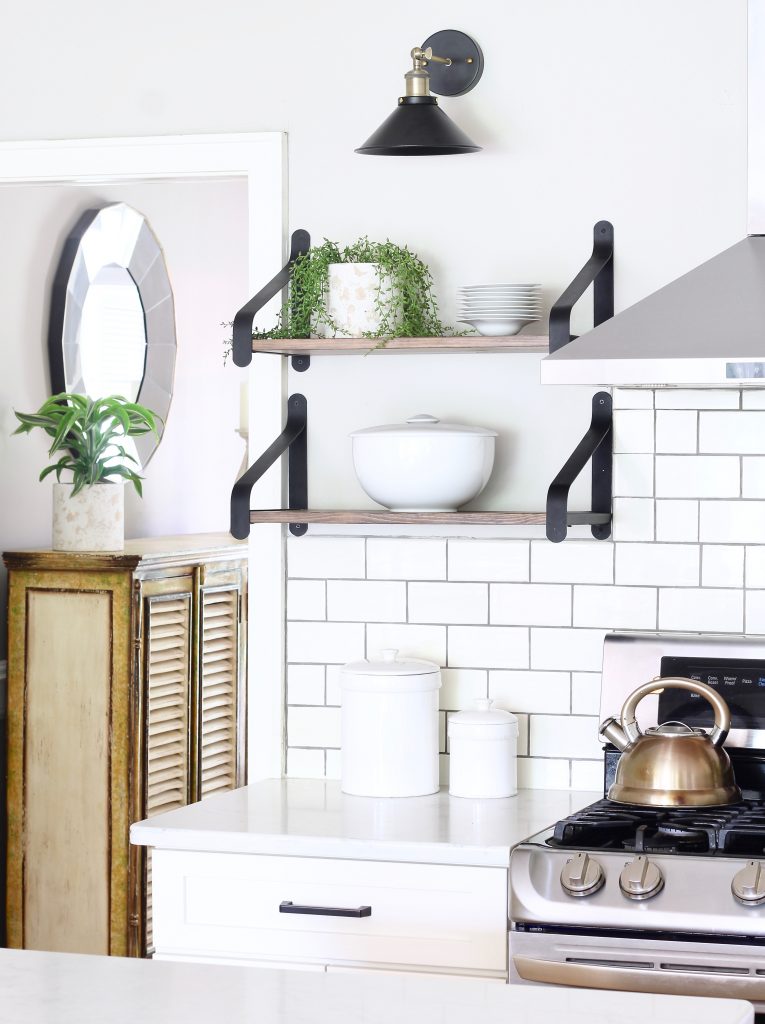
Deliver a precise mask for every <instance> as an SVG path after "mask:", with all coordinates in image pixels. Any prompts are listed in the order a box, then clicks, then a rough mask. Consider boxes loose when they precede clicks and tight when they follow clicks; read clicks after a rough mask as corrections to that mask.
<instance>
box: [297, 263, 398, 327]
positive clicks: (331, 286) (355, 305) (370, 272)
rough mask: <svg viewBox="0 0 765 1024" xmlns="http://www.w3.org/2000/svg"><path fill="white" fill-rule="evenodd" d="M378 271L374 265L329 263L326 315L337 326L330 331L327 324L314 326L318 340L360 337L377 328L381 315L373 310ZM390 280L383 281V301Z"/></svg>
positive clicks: (376, 291) (386, 278)
mask: <svg viewBox="0 0 765 1024" xmlns="http://www.w3.org/2000/svg"><path fill="white" fill-rule="evenodd" d="M379 281H380V268H379V266H378V264H377V263H332V264H331V265H330V267H329V272H328V280H327V287H328V290H327V312H328V313H329V315H330V316H331V317H332V319H333V320H334V322H335V323H336V324H337V331H335V332H333V331H332V330H331V328H330V327H328V326H327V325H326V324H317V325H316V330H315V335H316V337H319V338H341V337H351V338H360V337H361V336H362V335H363V334H365V333H371V334H375V333H376V332H377V331H378V330H379V329H380V315H379V313H378V312H377V309H376V308H375V303H376V301H377V295H378V286H379ZM390 287H391V285H390V278H388V277H384V278H383V281H382V296H381V297H382V298H383V300H384V299H385V297H386V294H387V293H388V292H389V290H390Z"/></svg>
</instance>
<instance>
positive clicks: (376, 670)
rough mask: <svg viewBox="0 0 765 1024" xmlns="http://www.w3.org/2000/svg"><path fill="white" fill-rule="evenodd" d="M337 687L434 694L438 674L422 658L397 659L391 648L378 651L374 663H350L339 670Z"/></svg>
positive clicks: (438, 670)
mask: <svg viewBox="0 0 765 1024" xmlns="http://www.w3.org/2000/svg"><path fill="white" fill-rule="evenodd" d="M340 686H341V687H343V688H344V689H346V690H389V691H394V690H437V689H439V687H440V686H441V670H440V668H439V666H438V665H436V663H435V662H434V661H426V660H425V659H424V658H399V657H398V651H397V650H396V649H395V648H392V647H391V648H386V649H384V650H382V651H380V654H379V657H378V658H376V659H373V658H371V659H367V658H364V659H363V660H362V661H352V662H350V663H349V664H348V665H343V667H342V668H341V669H340Z"/></svg>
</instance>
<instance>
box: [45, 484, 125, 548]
mask: <svg viewBox="0 0 765 1024" xmlns="http://www.w3.org/2000/svg"><path fill="white" fill-rule="evenodd" d="M124 546H125V486H124V484H123V483H110V484H95V485H94V486H93V487H85V488H83V490H81V491H80V493H79V494H77V495H75V496H74V497H72V485H71V484H58V483H56V484H54V485H53V549H54V551H122V549H123V548H124Z"/></svg>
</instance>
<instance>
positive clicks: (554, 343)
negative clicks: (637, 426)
mask: <svg viewBox="0 0 765 1024" xmlns="http://www.w3.org/2000/svg"><path fill="white" fill-rule="evenodd" d="M592 237H593V242H592V255H591V256H590V258H589V259H588V260H587V262H586V263H585V265H584V266H583V267H582V269H581V270H580V271H579V273H578V274H577V275H576V277H575V278H574V280H573V281H572V282H571V284H570V285H569V286H568V288H566V290H565V291H564V292H563V294H562V295H561V297H560V298H559V299H558V301H557V302H556V303H555V304H554V305H553V307H552V309H551V310H550V352H557V351H558V350H559V349H561V348H563V347H564V345H568V344H569V342H571V341H574V340H575V338H576V335H573V334H572V333H571V311H572V309H573V308H574V306H575V304H576V303H577V302H578V301H579V299H581V297H582V295H584V293H585V291H586V290H587V288H589V286H590V285H592V300H593V321H594V325H595V326H596V327H597V326H598V325H599V324H602V323H604V322H605V321H606V320H609V319H610V318H611V317H612V316H613V315H614V227H613V224H611V223H610V222H609V221H607V220H600V221H598V223H597V224H596V225H595V227H594V228H593V230H592ZM612 457H613V432H612V401H611V396H610V395H609V394H608V392H607V391H599V392H598V393H597V394H596V395H594V396H593V399H592V420H591V422H590V428H589V430H588V431H587V433H586V434H585V435H584V437H583V438H582V440H581V441H580V442H579V444H578V445H577V447H576V449H575V450H574V452H573V454H572V455H571V458H570V459H569V460H568V462H567V463H566V464H565V466H564V467H563V469H562V470H561V471H560V473H558V475H557V476H556V477H555V479H554V480H553V482H552V484H550V489H549V491H548V492H547V538H548V540H551V541H553V542H554V543H560V541H562V540H565V539H566V534H567V533H568V527H569V526H572V525H574V524H575V523H576V524H577V525H580V524H587V525H589V526H590V528H591V529H592V535H593V537H595V538H597V539H598V540H606V539H607V538H608V537H610V536H611V501H612V495H613V488H612V479H611V465H612ZM590 460H592V504H591V511H590V512H583V513H582V512H577V513H573V512H569V510H568V493H569V490H570V489H571V485H572V484H573V482H574V480H576V478H577V477H578V476H579V474H580V473H581V472H582V470H583V469H584V467H585V466H586V465H587V463H588V462H590Z"/></svg>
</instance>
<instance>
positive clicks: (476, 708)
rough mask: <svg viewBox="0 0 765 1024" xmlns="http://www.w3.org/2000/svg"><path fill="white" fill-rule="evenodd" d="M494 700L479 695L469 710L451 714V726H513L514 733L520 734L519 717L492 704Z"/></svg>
mask: <svg viewBox="0 0 765 1024" xmlns="http://www.w3.org/2000/svg"><path fill="white" fill-rule="evenodd" d="M493 704H494V701H493V700H489V698H488V697H479V698H478V699H476V700H474V701H473V707H472V708H471V709H470V710H469V711H458V712H457V713H456V714H455V715H450V716H449V727H450V728H451V727H452V726H455V725H456V726H457V727H458V728H459V727H462V726H468V727H469V726H491V727H496V726H504V727H505V728H507V727H508V726H510V727H511V732H512V734H513V735H516V736H517V735H518V719H517V718H516V717H515V715H514V714H512V712H510V711H503V710H502V709H501V708H495V707H493V706H492V705H493Z"/></svg>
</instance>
